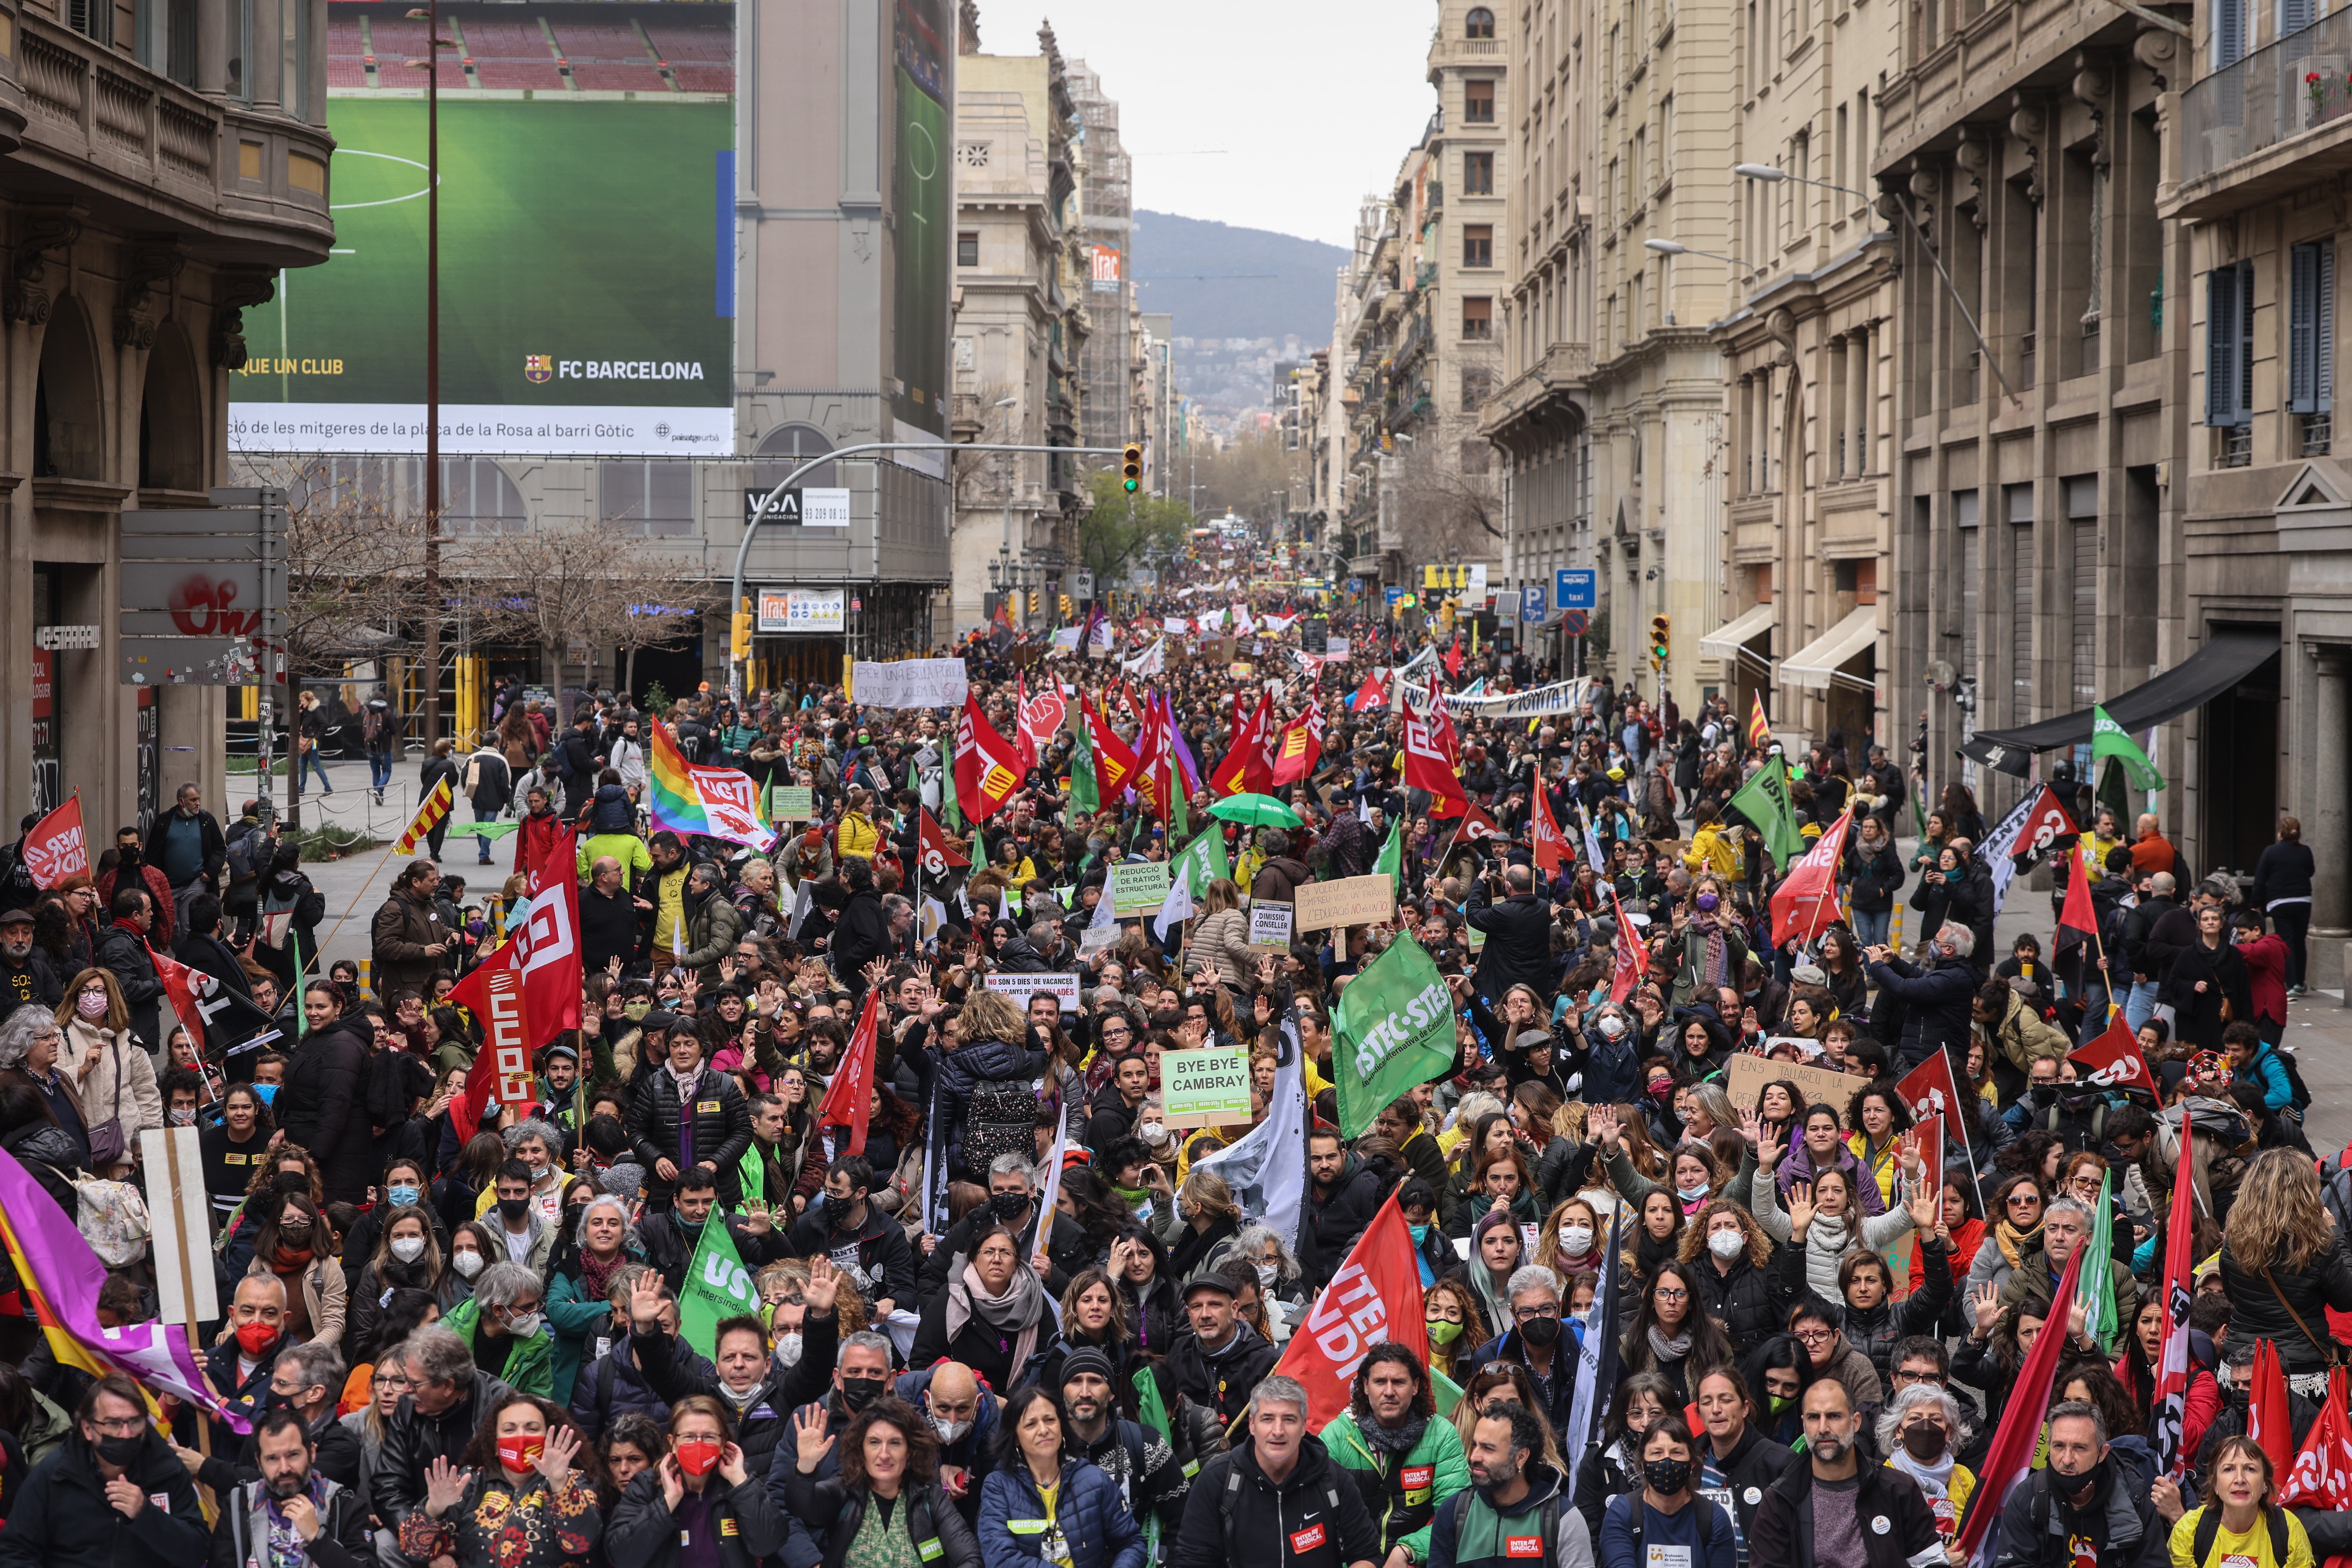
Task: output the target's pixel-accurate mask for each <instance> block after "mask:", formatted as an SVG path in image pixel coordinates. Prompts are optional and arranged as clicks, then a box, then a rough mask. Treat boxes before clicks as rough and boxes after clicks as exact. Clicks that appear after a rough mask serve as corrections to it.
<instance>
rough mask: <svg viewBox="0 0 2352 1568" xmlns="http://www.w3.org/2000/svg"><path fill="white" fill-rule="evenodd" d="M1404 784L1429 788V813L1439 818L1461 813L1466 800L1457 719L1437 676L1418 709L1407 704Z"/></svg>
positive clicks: (1418, 787) (1423, 788)
mask: <svg viewBox="0 0 2352 1568" xmlns="http://www.w3.org/2000/svg"><path fill="white" fill-rule="evenodd" d="M1404 787H1405V788H1407V789H1419V790H1427V791H1428V792H1429V815H1430V816H1432V817H1433V818H1436V819H1438V820H1440V821H1443V820H1444V819H1445V818H1447V817H1450V816H1460V815H1461V813H1462V808H1463V806H1464V805H1465V800H1464V798H1463V792H1462V752H1461V751H1460V749H1459V748H1458V747H1457V746H1456V745H1455V744H1454V721H1453V719H1452V718H1451V717H1449V716H1448V715H1447V713H1446V711H1445V700H1444V698H1442V697H1440V696H1439V695H1438V691H1437V677H1436V675H1435V674H1434V673H1433V674H1432V675H1431V676H1430V678H1429V691H1428V694H1427V698H1426V700H1425V701H1424V702H1423V705H1422V706H1421V707H1420V708H1418V709H1416V708H1415V707H1414V705H1413V704H1412V702H1410V701H1408V702H1407V703H1406V704H1405V705H1404Z"/></svg>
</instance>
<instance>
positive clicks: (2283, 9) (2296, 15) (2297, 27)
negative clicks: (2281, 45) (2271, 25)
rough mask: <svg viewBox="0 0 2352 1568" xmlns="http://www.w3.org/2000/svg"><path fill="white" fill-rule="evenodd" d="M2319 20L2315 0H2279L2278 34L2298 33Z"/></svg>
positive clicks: (2283, 35) (2317, 6)
mask: <svg viewBox="0 0 2352 1568" xmlns="http://www.w3.org/2000/svg"><path fill="white" fill-rule="evenodd" d="M2318 20H2319V5H2318V3H2317V0H2279V36H2280V37H2285V36H2286V35H2287V34H2289V33H2300V32H2302V31H2303V30H2304V29H2305V27H2308V26H2311V25H2312V24H2313V23H2314V22H2316V21H2318Z"/></svg>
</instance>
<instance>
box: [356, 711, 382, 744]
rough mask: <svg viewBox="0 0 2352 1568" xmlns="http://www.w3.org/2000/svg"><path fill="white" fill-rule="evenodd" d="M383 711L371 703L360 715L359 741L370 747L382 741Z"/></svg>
mask: <svg viewBox="0 0 2352 1568" xmlns="http://www.w3.org/2000/svg"><path fill="white" fill-rule="evenodd" d="M385 720H386V715H385V713H384V710H383V709H382V708H380V707H378V706H377V705H376V704H374V703H373V702H371V703H369V704H368V705H367V706H366V707H365V708H364V709H362V710H361V713H360V739H362V741H365V742H368V744H370V745H373V744H374V743H375V742H378V741H381V740H383V727H384V723H385Z"/></svg>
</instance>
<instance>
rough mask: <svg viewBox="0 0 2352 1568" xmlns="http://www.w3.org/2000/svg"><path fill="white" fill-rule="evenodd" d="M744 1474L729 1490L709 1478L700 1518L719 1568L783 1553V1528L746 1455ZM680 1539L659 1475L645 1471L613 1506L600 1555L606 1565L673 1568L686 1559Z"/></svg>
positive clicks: (743, 1567) (745, 1565)
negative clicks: (601, 1554)
mask: <svg viewBox="0 0 2352 1568" xmlns="http://www.w3.org/2000/svg"><path fill="white" fill-rule="evenodd" d="M745 1471H746V1474H745V1476H744V1479H743V1480H742V1481H741V1482H740V1484H738V1485H734V1486H730V1485H729V1484H728V1483H727V1479H726V1478H725V1477H723V1476H721V1475H719V1472H717V1471H716V1470H713V1471H712V1472H711V1473H710V1474H711V1485H710V1487H709V1491H708V1494H707V1495H708V1496H709V1508H708V1511H707V1512H706V1513H705V1514H704V1515H703V1518H704V1519H705V1520H706V1521H708V1522H707V1525H706V1528H708V1529H709V1531H711V1533H712V1540H711V1542H709V1544H710V1545H712V1546H714V1547H716V1549H717V1552H718V1561H719V1568H753V1565H754V1564H755V1563H765V1562H769V1561H771V1560H772V1559H773V1558H774V1557H775V1555H776V1554H777V1553H778V1552H782V1550H783V1549H784V1539H785V1536H786V1534H787V1533H788V1529H787V1526H786V1525H785V1522H784V1518H783V1515H782V1514H781V1513H779V1512H777V1511H776V1505H775V1503H774V1502H773V1501H772V1500H771V1499H770V1498H769V1496H768V1488H767V1482H766V1479H765V1476H764V1474H763V1472H761V1471H757V1470H752V1469H751V1467H750V1459H749V1457H748V1456H747V1457H746V1459H745ZM685 1535H686V1531H683V1530H681V1529H680V1528H679V1526H678V1521H677V1519H676V1518H675V1517H673V1516H672V1514H671V1513H670V1510H669V1502H668V1500H667V1497H666V1496H665V1495H664V1492H663V1489H662V1477H661V1472H660V1471H658V1470H655V1469H651V1468H648V1469H646V1470H642V1471H640V1472H639V1473H638V1474H637V1476H636V1478H635V1479H633V1480H632V1481H630V1482H629V1489H628V1490H626V1491H625V1492H623V1493H622V1494H621V1500H620V1501H619V1502H617V1503H614V1505H613V1520H612V1523H611V1525H610V1526H609V1527H608V1528H607V1529H606V1531H605V1532H604V1553H603V1555H604V1558H605V1560H606V1561H608V1562H612V1563H629V1564H631V1565H632V1568H673V1565H674V1564H676V1563H679V1562H681V1561H683V1560H684V1558H685V1555H686V1546H685V1543H684V1538H685Z"/></svg>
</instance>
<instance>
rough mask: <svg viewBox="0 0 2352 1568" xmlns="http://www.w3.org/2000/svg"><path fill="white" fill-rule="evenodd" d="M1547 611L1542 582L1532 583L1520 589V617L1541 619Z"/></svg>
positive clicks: (1525, 619) (1531, 619)
mask: <svg viewBox="0 0 2352 1568" xmlns="http://www.w3.org/2000/svg"><path fill="white" fill-rule="evenodd" d="M1545 613H1546V612H1545V608H1544V590H1543V584H1540V583H1530V584H1528V585H1527V586H1526V587H1524V588H1521V589H1520V590H1519V619H1521V620H1523V621H1540V620H1542V619H1543V618H1544V615H1545Z"/></svg>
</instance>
